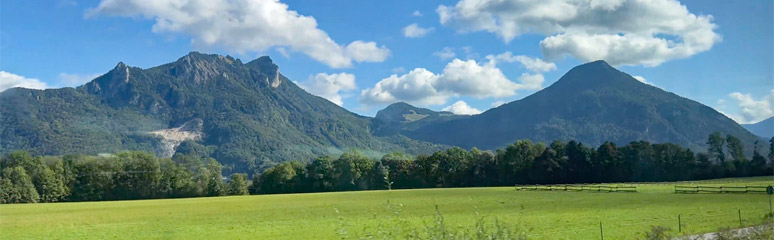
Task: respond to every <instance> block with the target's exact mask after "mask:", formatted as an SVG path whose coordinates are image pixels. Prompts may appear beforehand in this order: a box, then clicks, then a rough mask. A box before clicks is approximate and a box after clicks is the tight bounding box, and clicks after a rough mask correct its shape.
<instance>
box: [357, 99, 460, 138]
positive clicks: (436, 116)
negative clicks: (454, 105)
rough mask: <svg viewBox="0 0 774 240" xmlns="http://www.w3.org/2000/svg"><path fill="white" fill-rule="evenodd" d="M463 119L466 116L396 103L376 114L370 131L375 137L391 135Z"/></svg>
mask: <svg viewBox="0 0 774 240" xmlns="http://www.w3.org/2000/svg"><path fill="white" fill-rule="evenodd" d="M464 117H466V116H465V115H455V114H454V113H451V112H446V111H441V112H436V111H433V110H430V109H427V108H419V107H415V106H412V105H410V104H408V103H404V102H398V103H393V104H390V105H389V106H387V107H386V108H384V109H382V110H380V111H378V112H377V113H376V116H375V118H374V121H373V122H374V125H373V127H372V131H373V132H374V133H375V134H377V135H393V134H397V133H400V132H405V131H410V130H415V129H417V128H420V127H422V126H424V125H427V124H437V123H440V122H444V121H448V120H452V119H459V118H464Z"/></svg>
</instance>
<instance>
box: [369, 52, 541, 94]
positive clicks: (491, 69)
mask: <svg viewBox="0 0 774 240" xmlns="http://www.w3.org/2000/svg"><path fill="white" fill-rule="evenodd" d="M529 88H531V86H529V85H525V84H520V83H515V82H513V81H511V80H509V79H508V78H507V77H505V75H504V74H503V73H502V71H501V70H500V69H499V68H497V66H495V65H494V64H491V63H483V64H481V63H478V62H476V61H475V60H460V59H454V60H452V61H451V62H449V63H448V64H446V67H444V69H443V71H442V72H441V73H440V74H435V73H433V72H431V71H429V70H427V69H424V68H416V69H414V70H412V71H410V72H409V73H407V74H404V75H400V76H398V75H396V74H393V75H392V76H390V77H388V78H385V79H382V80H381V81H379V82H377V83H376V85H374V87H372V88H368V89H364V90H363V91H362V92H361V95H360V102H361V104H365V105H378V104H389V103H394V102H397V101H403V102H408V103H412V104H419V105H439V104H444V103H446V100H447V99H448V98H449V97H452V96H470V97H475V98H487V97H508V96H513V95H514V94H516V91H517V90H521V89H529Z"/></svg>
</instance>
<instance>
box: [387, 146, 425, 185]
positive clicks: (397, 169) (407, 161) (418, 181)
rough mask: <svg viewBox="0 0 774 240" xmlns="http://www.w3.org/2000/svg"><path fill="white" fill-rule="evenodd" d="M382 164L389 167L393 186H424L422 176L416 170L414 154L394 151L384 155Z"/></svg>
mask: <svg viewBox="0 0 774 240" xmlns="http://www.w3.org/2000/svg"><path fill="white" fill-rule="evenodd" d="M381 163H382V165H384V166H385V167H387V168H388V169H389V178H390V181H392V183H393V184H392V188H418V187H421V186H422V178H421V177H420V176H419V174H418V173H417V172H415V169H416V165H415V162H414V156H411V155H408V154H405V153H401V152H392V153H388V154H386V155H384V156H382V160H381Z"/></svg>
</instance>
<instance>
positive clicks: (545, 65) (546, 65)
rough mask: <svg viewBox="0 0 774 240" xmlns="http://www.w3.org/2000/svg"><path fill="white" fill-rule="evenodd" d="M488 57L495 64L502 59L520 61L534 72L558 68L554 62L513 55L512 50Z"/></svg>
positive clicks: (510, 61)
mask: <svg viewBox="0 0 774 240" xmlns="http://www.w3.org/2000/svg"><path fill="white" fill-rule="evenodd" d="M486 58H487V59H489V61H490V62H493V63H495V64H496V63H498V62H500V61H504V62H509V63H512V62H519V63H521V64H522V65H524V68H526V69H527V70H530V71H532V72H550V71H553V70H556V64H554V63H552V62H545V61H543V60H542V59H540V58H531V57H527V56H524V55H518V56H513V53H511V52H510V51H507V52H504V53H501V54H498V55H488V56H486Z"/></svg>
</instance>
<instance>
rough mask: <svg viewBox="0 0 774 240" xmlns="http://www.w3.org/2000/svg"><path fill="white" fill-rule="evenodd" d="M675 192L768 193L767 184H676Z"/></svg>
mask: <svg viewBox="0 0 774 240" xmlns="http://www.w3.org/2000/svg"><path fill="white" fill-rule="evenodd" d="M675 193H766V186H675Z"/></svg>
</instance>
